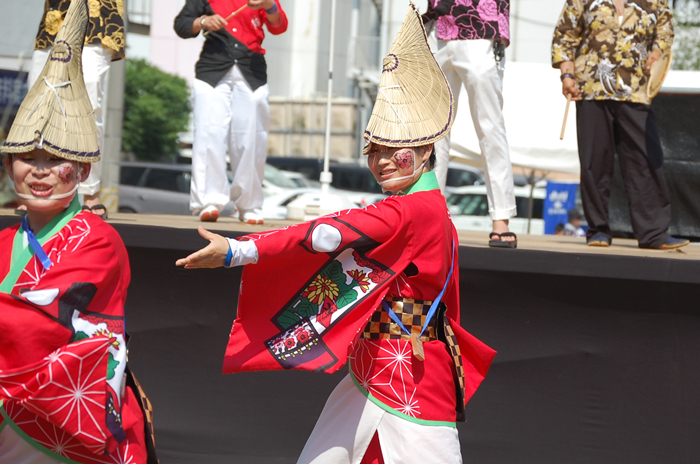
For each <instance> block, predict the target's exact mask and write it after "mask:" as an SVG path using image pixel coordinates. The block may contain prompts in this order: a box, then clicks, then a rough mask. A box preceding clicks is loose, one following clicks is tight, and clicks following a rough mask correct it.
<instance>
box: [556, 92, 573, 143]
mask: <svg viewBox="0 0 700 464" xmlns="http://www.w3.org/2000/svg"><path fill="white" fill-rule="evenodd" d="M570 104H571V94H568V95H567V96H566V109H565V110H564V122H562V123H561V135H559V140H564V131H565V130H566V118H567V117H568V116H569V105H570Z"/></svg>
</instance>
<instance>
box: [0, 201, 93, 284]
mask: <svg viewBox="0 0 700 464" xmlns="http://www.w3.org/2000/svg"><path fill="white" fill-rule="evenodd" d="M79 212H80V202H79V201H78V196H77V195H76V196H75V197H74V198H73V201H71V203H70V205H69V206H68V208H66V209H65V211H63V212H61V213H59V214H58V215H56V217H55V218H53V219H52V220H51V222H49V223H48V224H46V226H45V227H44V228H43V229H41V230H40V231H39V233H38V234H36V239H37V240H38V241H39V243H40V244H41V245H44V243H46V242H47V241H48V240H49V239H50V238H51V237H53V236H54V235H56V234H57V233H58V231H59V230H61V229H63V227H64V226H65V225H66V224H68V222H69V221H70V220H71V219H73V218H74V217H75V215H76V214H78V213H79ZM32 256H34V250H32V247H31V246H29V245H27V246H26V247H25V246H24V232H23V231H22V227H20V228H19V229H18V230H17V233H16V234H15V238H14V241H13V243H12V258H11V262H10V271H9V272H8V273H7V275H6V276H5V278H4V279H3V281H2V283H1V284H0V293H12V288H13V287H14V286H15V284H16V283H17V280H18V279H19V276H20V275H21V274H22V271H23V270H24V268H25V267H27V264H29V260H30V259H32Z"/></svg>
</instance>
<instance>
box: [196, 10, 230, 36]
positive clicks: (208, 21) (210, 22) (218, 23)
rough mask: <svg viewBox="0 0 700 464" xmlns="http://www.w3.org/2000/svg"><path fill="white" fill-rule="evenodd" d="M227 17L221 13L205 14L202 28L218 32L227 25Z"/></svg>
mask: <svg viewBox="0 0 700 464" xmlns="http://www.w3.org/2000/svg"><path fill="white" fill-rule="evenodd" d="M226 24H227V22H226V19H224V18H223V17H222V16H221V15H218V14H214V15H211V16H205V17H204V18H203V20H202V29H204V30H207V31H212V32H216V31H218V30H220V29H222V28H224V27H226Z"/></svg>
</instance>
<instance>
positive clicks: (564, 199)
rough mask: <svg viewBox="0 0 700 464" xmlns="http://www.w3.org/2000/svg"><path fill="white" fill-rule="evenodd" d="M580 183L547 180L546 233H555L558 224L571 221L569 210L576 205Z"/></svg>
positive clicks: (545, 203) (545, 202) (545, 204)
mask: <svg viewBox="0 0 700 464" xmlns="http://www.w3.org/2000/svg"><path fill="white" fill-rule="evenodd" d="M576 189H578V184H563V183H556V182H547V196H546V197H545V199H544V214H543V217H544V233H545V234H554V229H555V227H557V224H559V223H562V224H566V223H567V222H568V221H569V210H570V209H572V208H574V207H575V206H576Z"/></svg>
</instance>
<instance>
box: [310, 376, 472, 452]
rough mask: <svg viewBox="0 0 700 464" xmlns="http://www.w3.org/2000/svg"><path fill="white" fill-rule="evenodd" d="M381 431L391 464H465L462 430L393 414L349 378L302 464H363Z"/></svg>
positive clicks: (326, 412)
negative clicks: (437, 463) (432, 424)
mask: <svg viewBox="0 0 700 464" xmlns="http://www.w3.org/2000/svg"><path fill="white" fill-rule="evenodd" d="M375 432H377V434H378V435H379V444H380V446H381V448H382V457H383V458H384V462H385V464H413V463H415V464H426V463H433V462H439V463H441V464H462V454H461V449H460V446H459V437H458V435H457V429H456V428H454V427H447V426H426V425H419V424H416V423H413V422H409V421H407V420H405V419H402V418H400V417H397V416H395V415H393V414H390V413H388V412H386V411H384V409H382V408H380V407H379V406H377V405H376V404H374V403H372V402H371V401H370V400H368V399H367V398H366V397H365V395H363V394H362V393H361V392H360V390H359V389H358V388H357V387H356V386H355V383H354V382H353V380H352V378H351V377H350V376H349V375H348V376H346V377H345V378H344V379H343V380H342V381H341V382H340V383H339V384H338V386H337V387H335V390H333V393H331V396H330V397H329V398H328V401H327V402H326V406H325V407H324V408H323V412H322V413H321V417H319V418H318V422H316V425H315V426H314V430H313V432H311V436H310V437H309V439H308V441H307V442H306V445H305V446H304V450H303V451H302V452H301V456H300V457H299V460H298V461H297V464H328V463H333V464H359V463H360V462H361V461H362V458H363V457H364V455H365V452H366V451H367V447H368V446H369V443H370V441H371V440H372V437H373V436H374V433H375Z"/></svg>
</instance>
